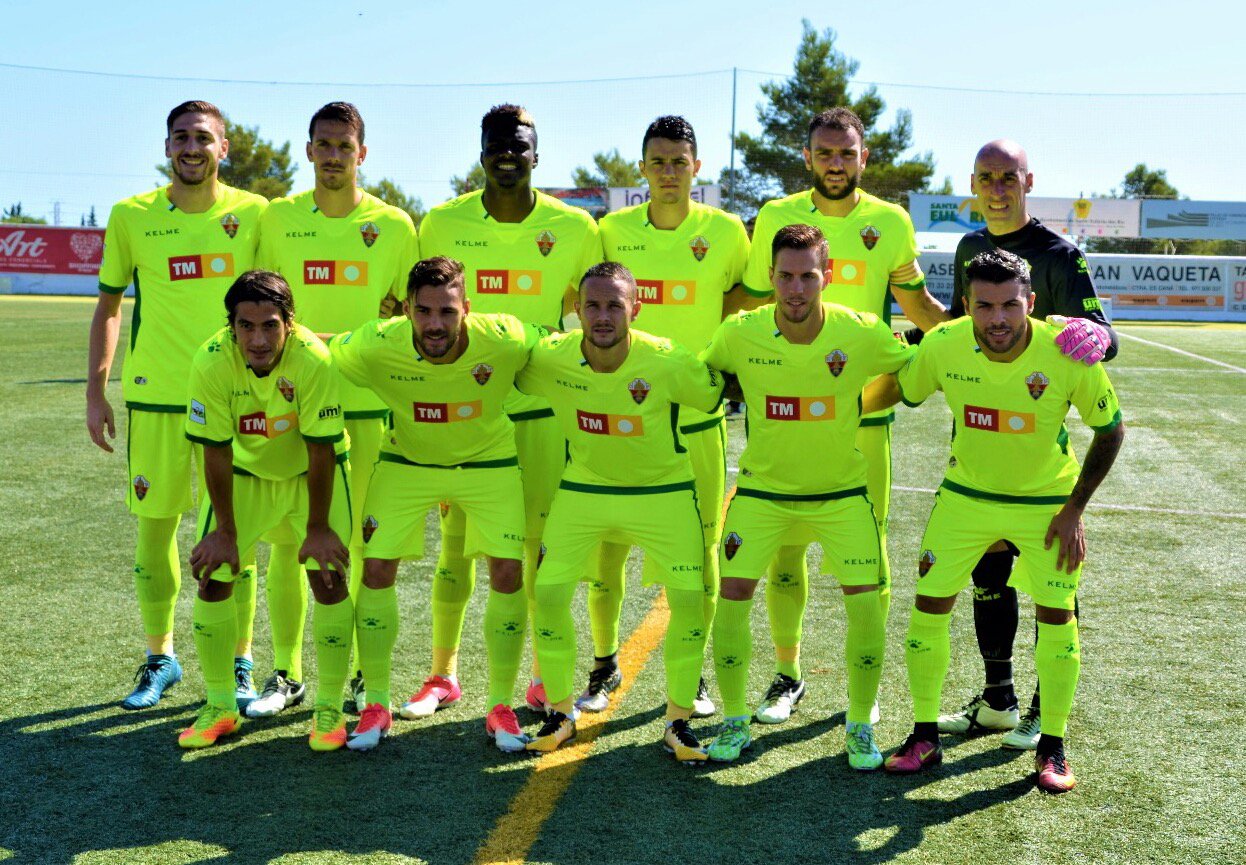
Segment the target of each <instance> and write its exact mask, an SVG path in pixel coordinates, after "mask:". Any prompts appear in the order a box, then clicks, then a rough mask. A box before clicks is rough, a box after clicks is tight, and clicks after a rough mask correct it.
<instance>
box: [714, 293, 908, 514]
mask: <svg viewBox="0 0 1246 865" xmlns="http://www.w3.org/2000/svg"><path fill="white" fill-rule="evenodd" d="M822 309H823V310H824V314H825V316H826V321H825V322H824V323H823V325H822V331H821V333H819V334H818V336H817V338H816V339H814V341H813V342H812V343H810V344H809V345H796V344H794V343H791V342H788V341H787V339H786V338H785V337H784V336H783V334H782V333H780V332H779V328H778V326H777V325H776V324H775V318H774V315H775V308H774V305H773V304H772V305H769V306H763V307H761V308H759V309H755V310H751V311H749V312H744V313H740V314H738V315H734V316H732V317H731V318H729V319H727V320H726V321H724V322H723V323H722V325H721V326H720V327H719V328H718V332H717V333H715V334H714V341H713V342H712V343H710V347H709V348H708V349H706V351H705V352H704V353H703V354H702V356H701V358H702V360H704V361H705V362H706V363H707V364H709V365H710V367H712V368H714V369H718V370H721V371H722V372H727V373H732V374H734V375H736V376H737V377H738V378H739V379H740V385H741V387H742V388H743V390H744V401H745V402H746V403H747V404H748V442H747V444H746V445H745V448H744V453H743V454H741V456H740V478H739V486H740V489H748V490H753V491H755V492H757V493H762V494H764V495H763V497H773V498H790V497H795V498H801V497H804V496H812V497H819V496H825V495H826V494H829V493H835V492H839V491H842V490H847V489H854V488H856V487H861V486H864V485H865V479H866V464H865V457H863V456H862V455H861V452H860V451H858V450H857V449H856V444H855V441H856V435H857V426H858V424H859V422H860V418H861V389H862V388H863V387H865V385H866V383H867V382H869V381H870V380H871V379H872V378H874V377H875V376H877V375H881V374H883V373H888V372H895V371H896V370H898V369H900V368H901V367H902V366H904V364H905V362H906V361H907V360H908V358H909V357H910V355H911V354H912V352H913V349H912V348H911V347H910V346H907V345H905V344H904V343H902V342H901V341H900V340H897V339H896V338H895V336H894V335H893V334H892V332H891V328H890V327H889V326H888V325H887V324H886V323H885V322H883V320H882V319H880V318H879V317H878V316H877V315H874V314H873V313H869V312H857V311H856V310H852V309H848V308H847V307H844V306H839V305H838V304H834V303H825V302H824V303H823V304H822Z"/></svg>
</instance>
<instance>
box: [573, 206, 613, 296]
mask: <svg viewBox="0 0 1246 865" xmlns="http://www.w3.org/2000/svg"><path fill="white" fill-rule="evenodd" d="M605 258H606V253H605V251H604V249H603V248H602V245H601V229H599V228H598V227H597V223H596V222H594V221H593V220H592V217H589V220H588V233H587V234H586V235H585V236H584V241H583V244H582V245H581V248H580V261H579V264H578V268H579V269H578V270H576V272H575V274H574V275H573V276H572V278H571V283H570V285H568V288H570V289H575V288H576V286H578V285H579V284H580V277H582V276H583V275H584V274H585V273H586V272H587V271H588V269H589V268H590V267H592V266H593V265H594V264H598V263H600V262H602V261H604V260H605Z"/></svg>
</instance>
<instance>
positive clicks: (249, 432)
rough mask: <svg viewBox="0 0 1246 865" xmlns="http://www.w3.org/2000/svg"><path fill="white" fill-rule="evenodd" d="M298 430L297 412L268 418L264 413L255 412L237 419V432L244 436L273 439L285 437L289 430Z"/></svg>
mask: <svg viewBox="0 0 1246 865" xmlns="http://www.w3.org/2000/svg"><path fill="white" fill-rule="evenodd" d="M298 428H299V416H298V413H297V412H289V413H287V414H283V415H278V416H277V417H269V416H268V415H266V414H264V412H262V411H257V412H252V413H251V414H244V415H243V416H242V417H240V418H238V432H239V433H241V434H242V435H244V436H263V437H264V438H269V439H275V438H277V437H278V436H282V435H285V434H286V433H288V432H289V431H290V430H293V429H298Z"/></svg>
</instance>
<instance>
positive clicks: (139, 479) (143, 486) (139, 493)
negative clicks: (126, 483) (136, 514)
mask: <svg viewBox="0 0 1246 865" xmlns="http://www.w3.org/2000/svg"><path fill="white" fill-rule="evenodd" d="M149 489H151V484H150V483H148V482H147V478H145V477H143V476H142V475H135V476H134V495H135V497H136V498H137V499H138V500H139V501H140V502H141V501H142V500H143V499H145V498H147V491H148V490H149Z"/></svg>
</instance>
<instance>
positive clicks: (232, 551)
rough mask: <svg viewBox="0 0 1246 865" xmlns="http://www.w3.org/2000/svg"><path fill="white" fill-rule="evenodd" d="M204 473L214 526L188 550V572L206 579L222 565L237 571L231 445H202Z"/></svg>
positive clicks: (200, 578)
mask: <svg viewBox="0 0 1246 865" xmlns="http://www.w3.org/2000/svg"><path fill="white" fill-rule="evenodd" d="M203 476H204V481H205V482H206V484H207V487H208V500H209V501H210V502H211V504H212V521H213V523H214V524H215V525H216V528H214V529H213V530H212V531H210V532H208V533H207V534H206V535H204V536H203V540H201V541H199V543H197V544H195V548H194V549H193V550H191V551H190V572H191V575H192V576H193V577H194V578H195V579H196V580H206V579H207V578H208V577H210V576H211V575H212V573H213V572H214V571H215V570H216V569H217V568H219V567H220V566H221V565H229V568H230V570H231V571H232V572H233V573H235V574H236V573H238V570H239V564H238V527H237V526H236V525H235V523H234V448H233V446H232V445H230V444H228V443H227V444H224V445H204V448H203Z"/></svg>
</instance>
